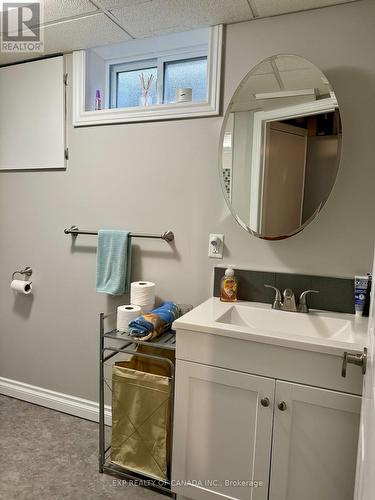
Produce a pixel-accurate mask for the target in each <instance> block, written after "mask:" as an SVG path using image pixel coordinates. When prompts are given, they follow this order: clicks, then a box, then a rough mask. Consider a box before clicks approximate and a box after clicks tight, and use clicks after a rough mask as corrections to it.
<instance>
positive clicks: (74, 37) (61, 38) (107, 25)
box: [42, 14, 129, 54]
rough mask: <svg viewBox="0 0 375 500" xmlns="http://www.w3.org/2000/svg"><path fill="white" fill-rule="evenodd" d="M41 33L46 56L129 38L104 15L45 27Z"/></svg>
mask: <svg viewBox="0 0 375 500" xmlns="http://www.w3.org/2000/svg"><path fill="white" fill-rule="evenodd" d="M42 32H43V34H44V47H45V53H46V54H51V53H54V52H69V51H71V50H75V49H86V48H89V47H94V46H97V45H106V44H108V43H116V42H124V41H126V40H129V36H128V35H127V34H126V33H125V32H124V31H123V30H122V29H120V28H119V27H118V26H116V24H114V23H113V22H112V21H111V20H110V19H108V17H107V16H106V15H105V14H97V15H95V16H89V17H82V18H79V19H74V20H70V21H66V22H61V23H56V24H53V25H49V26H45V27H44V28H42Z"/></svg>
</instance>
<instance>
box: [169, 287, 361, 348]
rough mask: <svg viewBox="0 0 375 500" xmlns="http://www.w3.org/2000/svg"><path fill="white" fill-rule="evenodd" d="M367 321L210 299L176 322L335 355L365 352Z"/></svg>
mask: <svg viewBox="0 0 375 500" xmlns="http://www.w3.org/2000/svg"><path fill="white" fill-rule="evenodd" d="M367 324H368V319H367V318H362V317H361V316H355V315H353V314H343V313H335V312H330V311H317V310H313V309H312V310H310V312H309V313H308V314H306V313H294V312H286V311H275V310H273V309H272V308H271V305H270V304H263V303H258V302H245V301H238V302H234V303H233V302H232V303H231V302H221V301H220V299H219V298H217V297H211V298H210V299H208V300H206V301H205V302H203V303H202V304H200V305H199V306H197V307H195V308H194V309H193V310H192V311H190V312H188V313H187V314H185V315H184V316H182V317H181V318H179V319H177V320H176V321H175V322H174V323H173V328H174V329H176V330H177V342H178V334H179V330H180V331H181V330H182V332H181V333H183V330H189V331H195V332H203V333H208V334H212V335H221V336H225V337H230V338H236V339H240V340H248V341H252V342H261V343H266V344H273V345H278V346H283V347H288V348H293V349H302V350H308V351H314V352H320V353H326V354H332V355H340V356H341V355H342V351H343V350H344V351H349V352H353V353H361V352H363V348H364V347H365V346H366V345H367Z"/></svg>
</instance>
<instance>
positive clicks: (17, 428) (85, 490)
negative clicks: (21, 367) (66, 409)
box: [0, 396, 168, 500]
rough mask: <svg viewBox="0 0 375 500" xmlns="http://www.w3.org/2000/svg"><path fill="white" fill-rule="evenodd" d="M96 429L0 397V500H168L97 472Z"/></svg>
mask: <svg viewBox="0 0 375 500" xmlns="http://www.w3.org/2000/svg"><path fill="white" fill-rule="evenodd" d="M97 455H98V425H97V424H96V423H94V422H89V421H87V420H83V419H80V418H77V417H72V416H70V415H66V414H64V413H60V412H57V411H53V410H49V409H47V408H42V407H41V406H36V405H33V404H30V403H26V402H24V401H19V400H17V399H13V398H8V397H6V396H0V499H1V500H13V499H17V500H18V499H19V500H34V499H38V500H60V499H69V500H102V499H112V500H117V499H121V500H127V499H129V500H154V499H155V500H156V499H158V500H168V497H167V496H165V495H161V494H160V493H157V492H155V491H152V490H149V489H146V488H141V487H138V486H129V485H123V484H122V483H121V482H117V481H116V479H115V478H113V477H112V476H109V475H106V474H99V473H98V472H97V471H98V459H97Z"/></svg>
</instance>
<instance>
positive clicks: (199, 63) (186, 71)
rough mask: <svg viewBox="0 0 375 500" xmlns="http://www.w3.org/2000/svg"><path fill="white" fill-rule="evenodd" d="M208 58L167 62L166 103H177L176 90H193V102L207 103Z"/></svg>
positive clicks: (165, 67)
mask: <svg viewBox="0 0 375 500" xmlns="http://www.w3.org/2000/svg"><path fill="white" fill-rule="evenodd" d="M206 87H207V57H196V58H194V59H183V60H179V61H170V62H166V63H165V65H164V102H166V103H167V102H175V101H176V90H177V89H180V88H191V89H192V91H193V92H192V93H193V101H205V100H206V99H207V97H206Z"/></svg>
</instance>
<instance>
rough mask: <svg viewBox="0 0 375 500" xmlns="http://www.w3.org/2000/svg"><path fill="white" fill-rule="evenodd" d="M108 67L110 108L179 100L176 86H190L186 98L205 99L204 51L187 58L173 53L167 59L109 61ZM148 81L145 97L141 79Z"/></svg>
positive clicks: (205, 70)
mask: <svg viewBox="0 0 375 500" xmlns="http://www.w3.org/2000/svg"><path fill="white" fill-rule="evenodd" d="M199 52H201V51H199ZM199 52H198V54H199ZM109 71H110V75H109V78H110V107H111V108H130V107H133V106H145V105H147V106H150V105H152V104H163V103H169V104H172V103H175V102H178V91H179V89H186V88H189V89H191V97H190V96H189V97H188V98H187V99H188V101H187V102H189V101H195V102H204V101H206V99H207V97H206V93H207V55H203V56H201V57H200V56H199V55H198V56H197V57H189V58H186V55H185V54H178V53H176V54H175V55H174V56H173V57H171V56H170V60H166V58H164V57H160V58H157V59H149V60H141V61H136V62H130V63H125V64H112V65H111V66H110V69H109ZM142 78H143V80H142ZM149 81H150V89H149V92H148V93H147V98H145V96H144V93H143V87H142V85H143V83H142V82H144V84H145V85H147V82H149ZM180 99H186V98H185V97H180ZM182 102H184V101H182Z"/></svg>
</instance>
